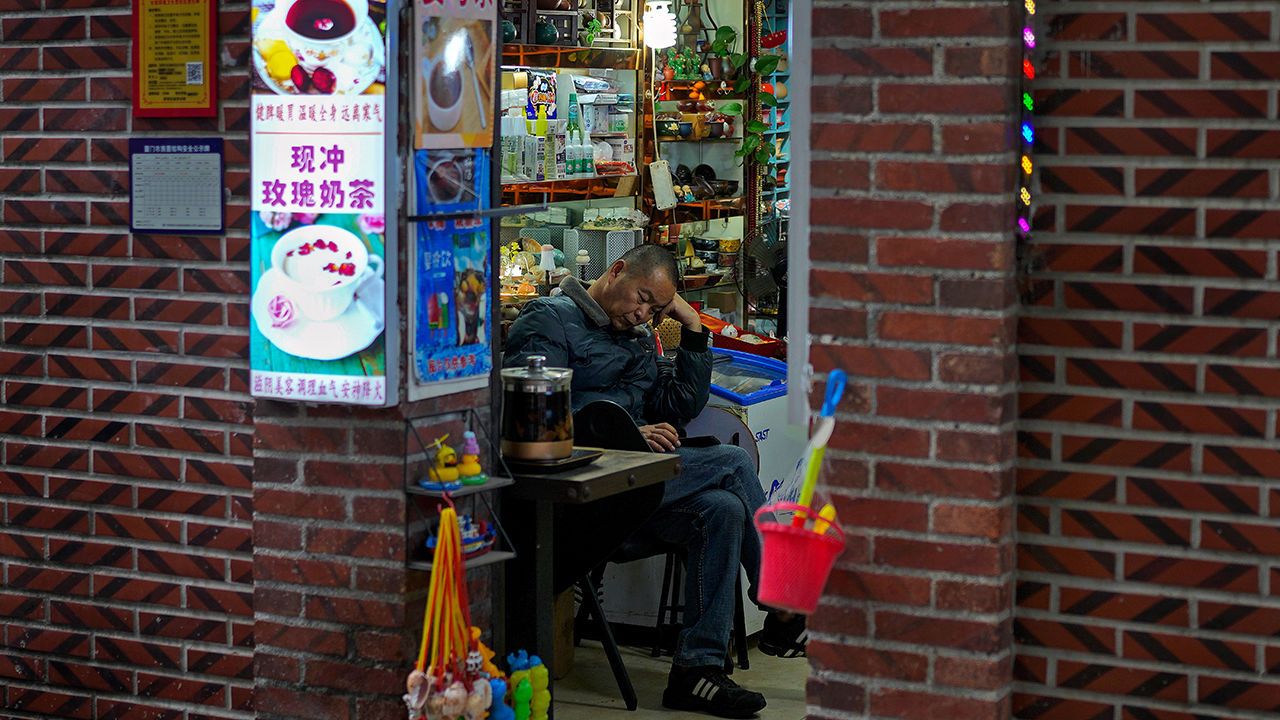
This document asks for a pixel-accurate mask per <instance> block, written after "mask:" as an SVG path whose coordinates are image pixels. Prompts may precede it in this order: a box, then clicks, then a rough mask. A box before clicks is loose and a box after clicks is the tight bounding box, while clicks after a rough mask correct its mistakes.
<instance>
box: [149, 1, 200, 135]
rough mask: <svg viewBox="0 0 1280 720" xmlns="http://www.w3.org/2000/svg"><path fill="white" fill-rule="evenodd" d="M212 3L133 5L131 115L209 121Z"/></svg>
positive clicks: (183, 2)
mask: <svg viewBox="0 0 1280 720" xmlns="http://www.w3.org/2000/svg"><path fill="white" fill-rule="evenodd" d="M214 22H215V19H214V9H213V0H137V2H135V3H134V4H133V57H134V64H133V114H134V115H135V116H137V117H214V116H216V115H217V90H216V88H217V76H216V73H217V66H216V65H215V64H214V61H213V46H214V38H215V32H214V27H215V25H214Z"/></svg>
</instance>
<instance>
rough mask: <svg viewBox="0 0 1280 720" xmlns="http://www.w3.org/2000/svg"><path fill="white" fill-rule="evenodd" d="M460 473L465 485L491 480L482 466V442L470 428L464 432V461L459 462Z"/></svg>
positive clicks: (479, 483) (481, 483) (480, 483)
mask: <svg viewBox="0 0 1280 720" xmlns="http://www.w3.org/2000/svg"><path fill="white" fill-rule="evenodd" d="M458 475H459V479H460V480H461V481H462V484H463V485H483V484H485V482H487V481H488V480H489V476H488V475H485V474H484V468H482V467H480V443H479V442H477V441H476V434H475V433H473V432H471V431H470V430H468V431H466V432H464V433H462V462H461V463H459V464H458Z"/></svg>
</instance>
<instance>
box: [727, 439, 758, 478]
mask: <svg viewBox="0 0 1280 720" xmlns="http://www.w3.org/2000/svg"><path fill="white" fill-rule="evenodd" d="M720 447H722V448H724V450H723V452H724V454H725V466H726V467H731V468H733V469H734V470H747V471H749V472H751V473H755V471H756V464H755V462H753V461H752V460H751V453H749V452H747V451H746V449H745V448H742V447H739V446H737V445H721V446H720Z"/></svg>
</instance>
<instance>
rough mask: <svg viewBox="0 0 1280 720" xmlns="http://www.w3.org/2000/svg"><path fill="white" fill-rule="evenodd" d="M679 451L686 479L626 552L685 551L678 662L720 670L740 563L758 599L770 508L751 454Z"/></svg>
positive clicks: (671, 485)
mask: <svg viewBox="0 0 1280 720" xmlns="http://www.w3.org/2000/svg"><path fill="white" fill-rule="evenodd" d="M676 452H677V453H679V455H680V462H681V472H680V475H679V477H677V478H675V479H674V480H671V481H669V482H667V486H666V490H665V492H664V493H663V496H662V504H661V505H660V506H659V508H658V511H657V512H656V513H654V515H653V517H651V518H649V520H648V521H646V522H645V524H644V526H643V527H642V528H641V529H640V530H639V531H638V532H636V534H635V535H634V536H632V538H631V539H630V540H628V541H627V543H626V547H625V550H624V552H626V553H627V554H628V555H631V554H633V553H634V556H635V557H640V556H643V555H645V554H652V552H653V551H655V550H662V549H666V548H669V547H670V546H676V547H683V548H684V549H685V551H686V567H687V576H686V580H685V600H684V629H682V630H681V631H680V639H679V641H678V642H677V644H676V653H675V661H674V662H675V664H676V665H680V666H683V667H699V666H707V665H714V666H717V667H719V666H721V665H723V664H724V660H725V658H726V657H727V656H728V650H729V636H730V634H731V633H732V630H733V612H734V598H735V591H736V587H735V586H736V585H737V583H738V566H739V564H741V566H742V567H744V568H745V569H746V571H747V579H748V582H749V583H750V588H751V589H750V592H749V595H750V597H751V598H752V600H753V601H754V599H755V597H756V592H755V588H756V581H757V579H758V578H759V574H760V536H759V534H758V533H757V532H756V529H755V525H754V521H753V516H754V515H755V512H756V510H758V509H759V508H760V507H761V506H762V505H764V500H765V497H764V490H762V489H761V488H760V480H759V478H758V477H757V476H756V470H755V465H754V463H752V461H751V456H750V455H748V454H747V451H746V450H743V449H742V448H740V447H736V446H734V445H715V446H712V447H705V448H684V447H682V448H679V449H678V450H677V451H676ZM663 546H666V548H664V547H663ZM646 550H647V551H648V552H645V551H646Z"/></svg>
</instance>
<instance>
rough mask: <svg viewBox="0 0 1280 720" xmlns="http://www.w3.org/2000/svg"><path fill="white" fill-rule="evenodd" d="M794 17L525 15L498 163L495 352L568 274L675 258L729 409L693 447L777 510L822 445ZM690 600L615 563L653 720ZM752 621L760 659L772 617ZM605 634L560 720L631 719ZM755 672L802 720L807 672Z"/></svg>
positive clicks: (524, 3) (610, 576)
mask: <svg viewBox="0 0 1280 720" xmlns="http://www.w3.org/2000/svg"><path fill="white" fill-rule="evenodd" d="M664 13H669V15H666V16H665V17H664ZM788 14H789V4H788V0H770V1H769V2H765V3H760V2H755V1H754V0H701V1H700V0H693V1H692V2H681V1H678V0H677V1H675V2H671V3H665V2H659V3H654V2H650V3H648V4H647V5H646V4H644V3H639V2H636V0H595V2H593V3H592V2H590V1H589V0H583V1H582V2H579V1H578V0H537V1H536V2H535V1H534V0H517V1H515V2H507V3H505V4H504V5H503V6H502V18H501V30H500V31H501V33H502V35H503V38H502V39H503V46H502V47H503V50H502V54H501V62H500V78H501V80H500V82H501V86H500V87H501V90H500V92H499V97H498V106H499V107H498V114H499V116H500V117H501V120H500V122H499V124H498V125H497V129H498V130H499V140H498V142H497V146H496V147H495V149H494V157H495V158H496V160H495V165H496V166H498V170H499V172H500V198H501V203H500V205H501V208H502V209H501V210H500V211H499V214H500V220H499V222H497V223H495V224H496V225H497V226H498V228H499V231H498V235H499V237H498V238H497V240H496V245H497V247H498V254H497V257H496V258H495V262H494V267H495V268H496V269H497V270H498V278H497V279H496V280H497V284H498V285H499V301H498V305H499V311H498V315H499V317H498V318H495V320H496V322H495V325H496V326H497V329H498V330H499V331H498V332H497V333H496V334H495V340H496V341H500V339H501V338H504V337H505V335H506V332H507V330H508V328H509V327H510V325H511V323H512V322H513V321H514V320H515V318H516V317H517V316H518V315H519V313H520V310H521V308H522V307H523V306H524V305H525V304H526V303H528V302H530V301H532V300H533V299H535V298H537V297H540V296H542V295H546V294H548V293H549V292H550V291H551V288H554V287H555V286H556V285H557V284H558V283H559V282H560V280H561V279H562V278H563V277H565V276H566V275H571V276H574V277H576V278H578V279H580V280H583V281H585V282H590V281H592V280H594V279H595V278H596V277H599V276H600V275H601V274H602V273H603V272H604V270H605V269H607V268H608V267H609V265H610V264H611V263H612V262H613V261H614V260H616V259H617V258H618V257H619V256H621V255H622V254H623V253H624V252H626V251H627V250H628V249H630V248H632V247H634V246H636V245H638V244H641V243H653V244H657V245H660V246H662V247H664V248H666V249H667V250H669V251H670V252H671V253H672V254H673V255H674V256H675V257H676V259H677V262H678V267H679V269H680V272H681V278H680V282H679V285H678V288H677V289H678V292H679V293H680V294H681V296H682V297H684V298H685V299H686V300H688V301H689V302H690V304H691V305H692V306H693V307H694V308H695V309H697V310H698V311H699V312H700V313H701V316H702V319H703V324H704V325H705V326H706V327H707V328H709V329H710V330H711V331H712V333H713V334H714V338H713V342H712V344H713V346H714V347H715V348H716V350H715V352H716V364H715V367H714V370H713V379H712V382H713V396H712V401H711V404H710V407H708V409H707V410H706V411H704V413H703V415H702V416H700V417H699V418H698V419H697V420H695V421H694V424H693V425H692V426H691V427H690V429H689V432H690V433H691V434H714V435H717V436H718V437H721V439H722V440H723V441H726V442H733V443H734V444H740V445H742V446H744V447H747V448H748V451H749V452H750V453H751V454H752V455H753V457H755V458H756V459H757V460H758V462H759V465H760V473H759V474H760V476H761V480H762V484H764V485H765V488H764V489H765V491H766V494H767V495H769V496H770V497H771V500H776V499H779V498H778V497H776V495H777V493H778V491H779V490H780V489H781V486H782V484H783V483H784V481H785V479H786V478H787V476H788V474H790V473H791V471H792V470H793V467H794V464H795V461H796V459H797V458H799V456H800V454H801V451H802V448H803V446H804V441H805V431H804V430H803V429H801V428H797V427H795V426H791V427H789V428H788V423H787V417H786V397H785V396H786V392H787V390H786V383H785V380H786V377H787V372H786V361H787V339H788V335H787V329H788V328H787V309H786V296H787V264H786V263H787V239H788V222H789V215H790V188H789V185H788V171H789V166H790V149H791V144H790V140H791V125H790V120H791V113H790V103H789V98H788V87H787V86H788V84H789V83H790V80H791V78H790V72H789V71H790V68H789V64H788V59H789V56H788V49H789V45H788V43H787V29H788V21H789V15H788ZM752 56H755V57H758V58H760V59H759V60H757V61H756V62H755V63H754V69H755V70H756V71H757V72H752V67H751V65H752V64H751V63H750V61H749V60H748V58H750V57H752ZM668 322H669V323H671V324H672V325H673V326H672V327H665V326H659V327H657V328H656V330H657V334H658V336H659V338H660V339H663V340H664V341H665V342H664V343H663V344H664V346H665V347H668V348H674V347H676V346H677V345H678V338H679V324H678V323H675V322H674V321H668ZM498 351H499V352H500V348H499V349H498ZM673 574H674V578H673ZM673 582H674V584H675V585H676V587H677V588H678V586H679V582H680V579H679V568H678V567H676V568H674V569H673V567H672V566H671V562H670V560H669V559H666V560H664V558H661V557H657V558H649V559H648V560H642V561H637V562H631V563H626V564H612V563H611V564H609V565H608V566H607V569H606V571H605V575H604V578H603V581H602V583H601V590H602V593H601V594H602V595H603V609H604V612H605V615H606V616H607V617H608V619H609V622H610V624H611V626H612V630H613V632H614V634H615V635H616V637H617V640H618V642H619V644H620V645H622V646H623V650H622V652H623V654H624V657H625V662H626V664H627V666H628V668H629V671H630V675H631V678H632V681H633V682H634V683H635V684H636V686H637V690H638V694H639V696H640V697H641V702H640V705H641V707H640V710H641V715H643V714H644V713H645V711H646V707H647V708H648V710H649V711H656V712H664V711H662V710H661V708H660V706H657V699H658V697H659V696H660V694H661V689H662V686H663V684H664V683H665V681H666V673H667V670H668V666H669V662H670V661H669V658H666V657H664V654H665V655H668V656H669V654H670V651H671V645H672V644H673V643H674V633H675V629H676V628H677V627H678V623H673V621H672V619H673V618H674V617H675V613H674V612H672V611H671V610H670V609H669V606H670V605H671V604H672V603H671V602H670V598H671V597H676V598H677V601H678V597H679V593H678V590H677V591H675V592H674V593H673V591H672V584H673ZM579 595H581V593H580V592H579ZM664 598H666V599H664ZM578 600H579V602H580V601H581V598H580V597H579V598H578ZM561 612H565V610H564V609H561ZM580 615H581V613H580ZM744 616H745V617H744V618H743V619H742V623H741V625H742V630H741V633H740V637H746V638H748V639H747V640H746V644H747V645H748V646H749V645H750V643H751V640H750V639H749V638H750V636H752V635H754V634H755V633H756V632H758V631H759V629H760V626H761V622H762V618H763V614H762V613H759V612H758V611H755V610H754V608H749V609H748V610H747V611H745V612H744ZM597 634H598V633H596V632H594V631H593V627H592V626H591V624H590V623H586V622H583V621H582V618H579V619H578V621H577V622H576V623H575V631H574V635H575V638H576V640H578V642H579V647H577V648H576V651H575V650H570V649H568V648H564V649H562V650H561V651H560V652H558V653H557V656H558V657H560V658H562V660H561V668H559V669H558V670H557V671H556V673H555V674H556V675H557V676H563V677H561V680H560V683H559V684H558V685H557V693H556V698H555V703H556V709H557V716H558V717H562V718H577V717H582V718H587V717H593V718H594V717H600V715H601V712H603V709H604V708H614V709H616V710H617V711H619V712H621V711H624V710H626V703H625V702H624V700H623V698H622V697H621V695H620V694H619V691H618V686H617V684H616V682H615V677H614V674H613V673H612V672H611V669H610V666H609V664H608V663H606V662H605V657H604V655H603V653H602V651H601V649H600V646H599V643H598V642H597V640H598V638H595V637H594V636H595V635H597ZM739 643H741V640H739ZM575 655H576V660H568V659H569V658H571V657H574V656H575ZM738 658H739V663H738V664H739V665H740V667H739V671H740V672H743V673H746V674H748V676H747V677H746V678H743V679H742V681H743V682H746V683H752V684H754V685H757V686H761V689H762V690H763V691H765V692H767V693H768V694H769V696H770V698H771V705H770V707H769V708H768V709H767V711H766V713H767V714H765V715H764V717H799V716H801V715H802V714H803V712H804V681H805V680H804V679H805V677H806V675H807V670H808V668H807V663H805V662H803V661H799V662H794V661H793V662H790V663H788V662H786V661H779V660H778V659H776V658H772V657H766V656H764V655H762V654H760V653H758V652H753V653H750V655H749V656H748V657H746V658H744V657H742V654H739V656H738ZM743 659H747V663H746V665H745V666H742V663H741V660H743ZM566 660H568V662H566ZM752 663H754V664H752ZM669 715H670V712H669V711H665V712H664V716H669ZM632 716H633V717H634V716H635V715H632Z"/></svg>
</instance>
